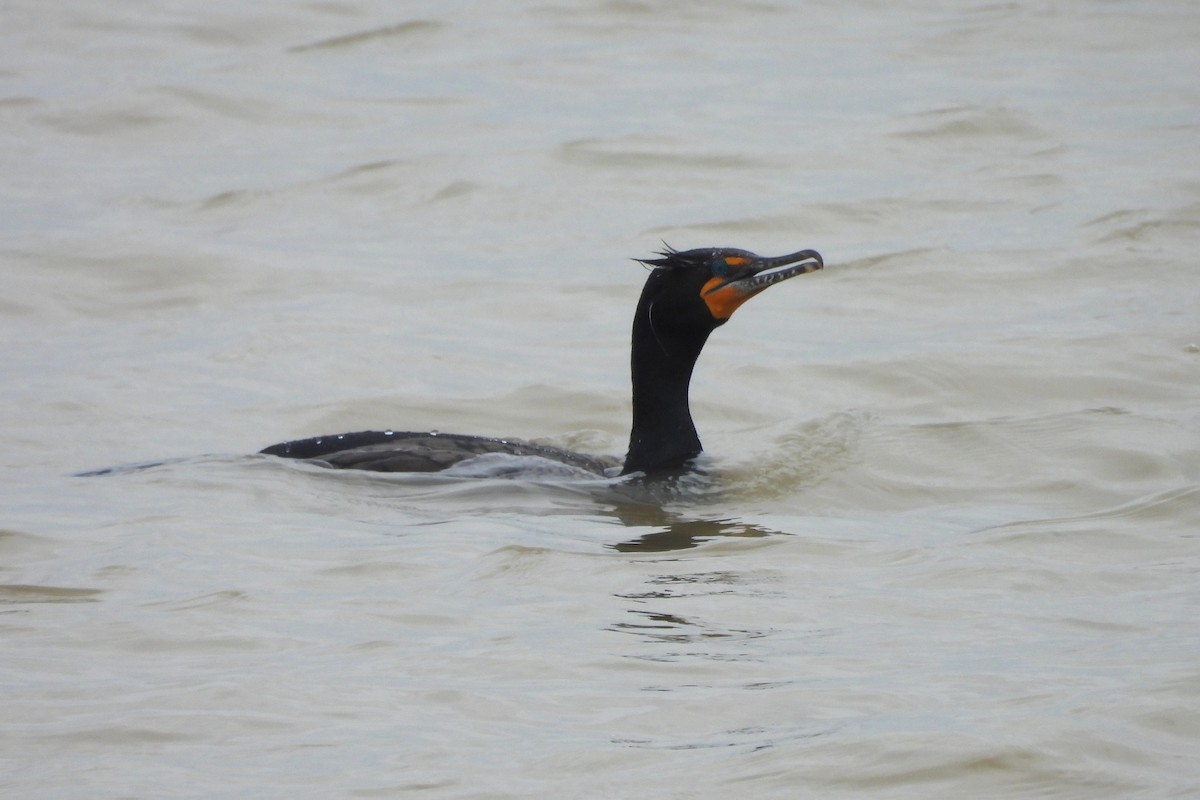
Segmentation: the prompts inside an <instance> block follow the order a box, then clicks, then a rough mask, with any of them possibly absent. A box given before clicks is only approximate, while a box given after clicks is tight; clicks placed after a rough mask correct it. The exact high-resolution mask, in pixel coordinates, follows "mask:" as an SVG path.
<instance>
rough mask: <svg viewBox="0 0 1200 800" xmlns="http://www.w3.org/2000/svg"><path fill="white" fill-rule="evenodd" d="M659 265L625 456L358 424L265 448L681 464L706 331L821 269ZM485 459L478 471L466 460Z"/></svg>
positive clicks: (788, 260) (368, 465) (408, 457)
mask: <svg viewBox="0 0 1200 800" xmlns="http://www.w3.org/2000/svg"><path fill="white" fill-rule="evenodd" d="M660 256H661V258H655V259H646V260H643V263H645V264H646V265H648V266H651V267H653V268H654V269H653V271H652V272H651V273H650V276H649V278H648V279H647V280H646V285H645V288H644V289H643V290H642V296H641V299H640V300H639V302H638V306H637V311H636V312H635V314H634V321H633V347H632V355H631V373H632V382H633V426H632V429H631V431H630V436H629V451H628V453H627V455H626V457H625V460H624V462H623V463H622V462H620V461H619V460H617V459H612V458H606V457H603V456H592V455H586V454H582V453H575V452H572V451H570V450H565V449H562V448H557V447H552V446H549V445H542V444H534V443H530V442H523V441H520V440H515V439H499V438H491V437H486V436H469V435H463V434H456V433H438V432H412V431H393V430H383V431H358V432H355V433H342V434H333V435H328V436H317V437H312V438H309V439H298V440H295V441H290V442H282V443H280V444H276V445H271V446H270V447H267V448H264V449H263V450H261V451H260V452H261V453H263V454H265V455H272V456H280V457H283V458H292V459H302V460H306V461H311V462H313V463H316V464H321V465H323V466H328V467H333V468H338V469H357V470H370V471H373V472H426V473H428V472H447V471H450V472H452V473H453V472H456V471H457V472H458V473H459V474H495V472H496V470H497V469H498V470H499V471H500V472H503V471H504V469H506V468H507V467H506V465H508V464H511V463H515V462H509V461H505V460H504V457H505V456H510V457H513V459H514V460H518V459H519V460H527V461H528V462H530V463H535V464H558V465H562V467H563V469H565V470H567V471H569V472H570V473H571V474H578V475H580V476H586V475H596V476H610V475H615V474H622V475H624V474H629V473H634V472H644V473H647V474H651V475H653V474H658V473H664V472H678V471H679V470H680V469H684V468H686V466H687V465H688V464H689V463H690V462H691V461H692V459H694V458H695V457H696V456H697V455H699V454H700V452H701V445H700V438H699V436H698V435H697V433H696V427H695V425H694V424H693V422H692V416H691V411H690V409H689V406H688V389H689V385H690V382H691V376H692V368H693V367H694V366H695V363H696V359H697V358H698V357H699V355H700V351H701V350H702V349H703V348H704V344H705V342H706V341H707V340H708V336H709V334H710V333H712V331H713V330H715V329H716V328H717V327H719V326H720V325H723V324H724V323H725V321H726V320H728V319H729V316H730V315H731V314H732V313H733V311H734V310H735V309H736V308H737V307H738V306H740V305H741V304H742V303H744V302H745V301H746V300H748V299H750V298H751V297H753V296H754V295H756V294H758V293H759V292H761V291H763V290H764V289H766V288H767V287H768V286H771V285H773V284H775V283H778V282H780V281H782V280H786V279H787V278H791V277H793V276H795V275H801V274H803V273H805V272H812V271H814V270H818V269H821V268H822V266H823V262H822V260H821V256H820V254H819V253H817V252H816V251H815V250H801V251H799V252H797V253H792V254H790V255H786V256H778V257H774V258H764V257H762V256H758V255H755V254H754V253H750V252H748V251H745V250H735V249H731V248H702V249H697V250H686V251H676V250H670V249H668V250H667V251H666V252H663V253H661V254H660ZM465 465H466V466H470V465H479V466H486V467H487V468H486V469H482V470H481V471H480V472H478V473H473V472H469V471H464V466H465Z"/></svg>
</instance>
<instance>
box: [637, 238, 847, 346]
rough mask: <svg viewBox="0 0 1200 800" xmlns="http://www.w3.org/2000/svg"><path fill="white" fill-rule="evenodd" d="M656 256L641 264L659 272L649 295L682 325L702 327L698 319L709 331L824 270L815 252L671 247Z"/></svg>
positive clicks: (818, 254)
mask: <svg viewBox="0 0 1200 800" xmlns="http://www.w3.org/2000/svg"><path fill="white" fill-rule="evenodd" d="M658 255H659V256H660V258H640V259H637V260H638V261H640V262H641V263H643V264H645V265H647V266H651V267H655V273H654V274H652V275H651V277H650V280H649V281H647V284H646V290H647V293H651V294H653V295H655V296H656V298H657V300H656V301H657V302H663V301H666V302H669V303H670V304H671V305H672V306H674V308H673V309H672V312H673V315H678V316H677V317H676V318H677V319H679V320H680V321H681V322H682V321H683V320H684V319H687V318H688V317H692V318H693V319H694V321H695V322H699V321H700V320H699V319H695V318H696V317H699V318H703V321H704V322H705V323H707V325H708V327H709V330H711V329H712V328H715V327H716V326H718V325H722V324H724V323H725V321H726V320H728V319H729V318H730V317H731V316H732V315H733V312H734V311H736V310H737V308H738V306H740V305H741V304H742V303H744V302H746V301H747V300H749V299H750V298H751V297H754V295H756V294H758V293H759V292H762V291H763V290H765V289H766V288H767V287H768V286H771V285H773V284H776V283H779V282H780V281H785V280H787V279H788V278H791V277H793V276H795V275H802V274H804V273H805V272H813V271H814V270H818V269H821V268H822V267H823V266H824V262H823V261H822V260H821V254H820V253H818V252H817V251H816V250H800V251H798V252H795V253H789V254H788V255H786V256H760V255H756V254H755V253H751V252H749V251H748V250H738V249H736V248H732V247H702V248H699V249H696V250H674V249H672V248H671V247H669V246H668V247H667V248H666V249H665V250H663V251H662V252H661V253H659V254H658ZM656 276H657V280H656ZM697 301H699V302H697ZM664 310H665V309H664Z"/></svg>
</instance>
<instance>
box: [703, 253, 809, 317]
mask: <svg viewBox="0 0 1200 800" xmlns="http://www.w3.org/2000/svg"><path fill="white" fill-rule="evenodd" d="M726 264H728V266H729V274H728V275H725V276H724V277H714V278H711V279H709V281H708V282H707V283H705V284H704V287H703V288H702V289H701V290H700V296H701V297H702V298H703V299H704V303H705V305H707V306H708V310H709V312H710V313H711V314H712V315H713V319H716V320H720V321H721V322H724V321H725V320H727V319H729V318H730V317H731V316H732V315H733V312H734V311H736V310H737V308H738V306H740V305H741V304H742V303H744V302H746V301H747V300H749V299H750V298H751V297H754V295H756V294H758V293H759V292H761V291H763V290H765V289H766V288H767V287H768V286H771V285H773V284H776V283H779V282H780V281H786V280H787V279H788V278H791V277H794V276H796V275H803V274H804V273H806V272H815V271H816V270H819V269H821V268H823V267H824V266H825V262H824V261H823V260H822V259H821V254H820V253H818V252H817V251H816V250H800V251H798V252H795V253H790V254H788V255H786V256H772V257H763V256H748V257H746V258H738V257H732V258H727V259H726Z"/></svg>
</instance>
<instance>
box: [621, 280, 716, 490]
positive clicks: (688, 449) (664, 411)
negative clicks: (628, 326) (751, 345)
mask: <svg viewBox="0 0 1200 800" xmlns="http://www.w3.org/2000/svg"><path fill="white" fill-rule="evenodd" d="M651 282H652V281H651ZM651 282H648V283H647V287H646V291H644V292H643V293H642V298H641V301H640V302H639V303H638V308H637V313H636V315H635V316H634V318H633V355H632V361H631V368H632V369H631V372H632V378H633V428H632V430H631V431H630V434H629V453H628V455H626V457H625V467H624V469H623V470H622V474H625V473H629V472H638V471H645V472H651V471H655V470H662V469H671V468H674V467H678V466H680V465H682V464H683V463H684V462H686V461H687V460H688V459H691V458H694V457H695V456H697V455H699V454H700V451H701V449H702V448H701V446H700V437H699V436H697V435H696V426H695V425H694V424H693V423H692V413H691V410H690V408H689V407H688V384H689V383H690V382H691V379H692V368H693V367H694V366H695V365H696V359H697V358H698V357H699V356H700V351H701V350H702V349H703V348H704V343H705V341H707V339H708V333H709V331H704V332H702V334H701V335H695V334H693V335H691V336H681V335H678V333H675V334H672V333H671V332H669V331H667V330H664V327H663V326H662V325H658V326H656V324H655V319H654V315H655V300H654V294H653V292H652V291H651ZM661 313H665V309H660V314H661Z"/></svg>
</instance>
